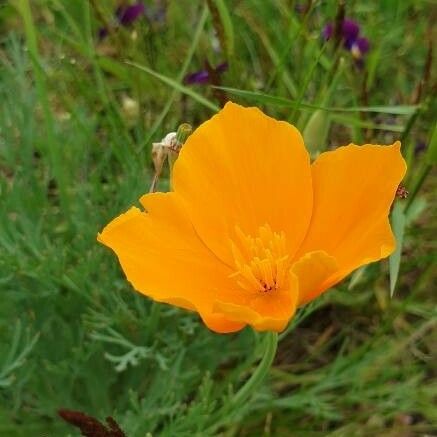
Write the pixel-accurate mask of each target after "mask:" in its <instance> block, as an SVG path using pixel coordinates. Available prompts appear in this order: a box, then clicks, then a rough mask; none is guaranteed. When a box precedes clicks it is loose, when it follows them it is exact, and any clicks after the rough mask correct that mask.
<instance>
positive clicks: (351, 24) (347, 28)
mask: <svg viewBox="0 0 437 437" xmlns="http://www.w3.org/2000/svg"><path fill="white" fill-rule="evenodd" d="M334 31H335V29H334V24H333V23H328V24H327V25H326V26H325V27H324V28H323V30H322V37H323V39H324V40H325V41H328V40H329V39H331V38H332V37H333V36H334ZM359 35H360V25H359V24H358V23H357V22H356V21H355V20H352V19H350V18H345V19H344V20H343V23H342V25H341V40H342V41H343V47H344V48H345V49H346V50H348V51H350V52H351V54H352V56H353V57H354V58H355V59H361V58H362V57H363V55H364V54H366V53H367V52H368V51H369V48H370V44H369V40H368V39H367V38H364V37H360V36H359Z"/></svg>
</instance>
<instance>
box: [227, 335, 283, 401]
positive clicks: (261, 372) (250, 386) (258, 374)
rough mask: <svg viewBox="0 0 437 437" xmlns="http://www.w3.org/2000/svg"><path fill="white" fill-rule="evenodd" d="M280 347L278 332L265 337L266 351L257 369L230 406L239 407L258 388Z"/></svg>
mask: <svg viewBox="0 0 437 437" xmlns="http://www.w3.org/2000/svg"><path fill="white" fill-rule="evenodd" d="M277 348H278V334H277V333H276V332H269V333H267V334H266V338H265V351H264V356H263V358H262V360H261V361H260V363H259V365H258V367H257V369H256V370H255V372H253V374H252V376H251V377H250V378H249V379H248V380H247V382H246V383H245V384H244V385H243V387H241V388H240V390H238V391H237V393H236V394H235V396H234V397H233V398H232V399H231V402H230V406H231V407H232V408H235V407H238V406H240V405H241V404H243V403H244V402H245V401H246V400H247V399H248V398H249V396H250V395H251V394H252V393H253V392H254V391H255V390H256V389H257V388H258V386H259V385H260V384H261V383H262V382H263V380H264V378H265V377H266V375H267V373H268V371H269V370H270V367H271V365H272V363H273V360H274V358H275V355H276V349H277Z"/></svg>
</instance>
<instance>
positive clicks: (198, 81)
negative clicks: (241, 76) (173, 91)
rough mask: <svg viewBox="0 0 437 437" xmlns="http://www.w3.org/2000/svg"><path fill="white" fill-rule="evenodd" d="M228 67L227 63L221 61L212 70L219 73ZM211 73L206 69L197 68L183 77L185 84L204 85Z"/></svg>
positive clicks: (208, 80) (209, 78) (209, 79)
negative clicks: (197, 69)
mask: <svg viewBox="0 0 437 437" xmlns="http://www.w3.org/2000/svg"><path fill="white" fill-rule="evenodd" d="M227 69H228V63H227V62H222V63H221V64H219V65H217V67H216V68H214V72H215V73H216V74H217V75H219V74H222V73H224V72H225V71H226V70H227ZM211 79H212V78H211V75H210V73H209V71H208V70H206V69H205V70H199V71H196V72H194V73H190V74H187V75H186V76H185V78H184V83H185V84H186V85H205V84H207V83H209V82H210V81H211Z"/></svg>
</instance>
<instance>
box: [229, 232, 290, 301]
mask: <svg viewBox="0 0 437 437" xmlns="http://www.w3.org/2000/svg"><path fill="white" fill-rule="evenodd" d="M235 235H236V239H235V241H231V250H232V255H233V257H234V265H235V269H236V270H235V272H234V273H233V274H231V275H230V277H232V278H236V279H237V284H238V285H239V286H240V287H241V288H243V289H245V290H249V291H263V292H267V291H271V290H278V289H280V288H282V287H284V286H286V279H287V270H288V267H289V262H288V255H287V251H286V241H285V234H284V233H283V232H280V233H278V232H274V231H273V230H272V229H271V228H270V226H269V225H264V226H260V227H259V229H258V232H257V235H256V236H250V235H246V234H245V233H244V232H243V231H242V230H241V229H240V228H239V227H238V226H237V227H236V228H235Z"/></svg>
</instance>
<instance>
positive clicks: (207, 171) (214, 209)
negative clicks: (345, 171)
mask: <svg viewBox="0 0 437 437" xmlns="http://www.w3.org/2000/svg"><path fill="white" fill-rule="evenodd" d="M172 184H173V187H174V190H175V192H176V193H177V194H178V195H179V196H181V198H182V199H183V202H184V204H185V206H186V210H187V211H188V213H189V215H190V219H191V221H192V223H193V225H194V227H195V229H196V232H197V233H198V234H199V236H200V237H201V238H202V240H203V241H204V242H205V244H206V245H207V246H208V247H209V248H210V249H211V250H212V251H213V252H214V253H216V254H217V256H218V257H220V259H222V260H223V261H224V262H226V263H228V264H229V265H231V263H232V254H231V249H230V244H229V241H228V239H227V238H224V237H225V236H230V235H232V234H233V232H234V230H235V226H238V227H239V228H240V229H241V230H242V231H243V233H244V234H246V235H256V234H257V232H258V229H259V227H260V226H262V225H265V224H266V223H268V224H269V225H270V227H271V228H272V229H273V231H275V232H281V231H284V233H285V235H286V240H287V245H288V251H289V253H290V254H293V253H295V251H296V250H297V249H298V247H299V245H300V244H301V242H302V240H303V238H304V236H305V233H306V231H307V228H308V225H309V220H310V216H311V209H312V188H311V168H310V163H309V157H308V153H307V151H306V150H305V147H304V144H303V140H302V137H301V135H300V133H299V132H298V131H297V129H295V128H294V127H293V126H291V125H290V124H288V123H286V122H283V121H277V120H274V119H273V118H270V117H268V116H266V115H265V114H263V113H262V112H261V111H260V110H258V109H256V108H243V107H241V106H239V105H236V104H234V103H227V104H226V105H225V107H224V109H223V110H222V111H220V112H219V113H218V114H217V115H215V116H214V117H212V118H211V119H210V120H209V121H207V122H205V123H203V124H202V125H201V126H200V127H199V128H198V129H197V130H196V131H195V132H194V133H193V134H192V135H191V136H190V137H189V138H188V141H187V142H186V143H185V145H184V147H183V148H182V151H181V153H180V156H179V158H178V159H177V161H176V164H175V166H174V171H173V179H172Z"/></svg>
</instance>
